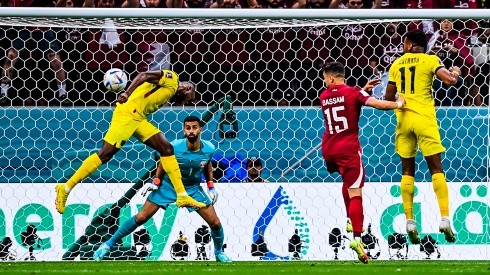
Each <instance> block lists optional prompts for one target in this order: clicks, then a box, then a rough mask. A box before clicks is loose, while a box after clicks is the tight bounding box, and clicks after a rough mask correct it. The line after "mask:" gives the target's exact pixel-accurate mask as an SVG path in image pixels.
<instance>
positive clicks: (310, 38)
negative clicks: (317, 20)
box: [296, 26, 333, 63]
mask: <svg viewBox="0 0 490 275" xmlns="http://www.w3.org/2000/svg"><path fill="white" fill-rule="evenodd" d="M297 36H298V38H299V40H300V41H301V48H299V49H298V51H297V52H296V56H297V58H298V59H299V60H301V61H303V60H308V61H311V62H314V63H323V62H325V60H327V59H328V58H330V48H331V45H332V44H333V41H332V38H331V36H330V29H329V28H327V27H321V26H318V27H303V28H301V29H299V30H298V31H297Z"/></svg>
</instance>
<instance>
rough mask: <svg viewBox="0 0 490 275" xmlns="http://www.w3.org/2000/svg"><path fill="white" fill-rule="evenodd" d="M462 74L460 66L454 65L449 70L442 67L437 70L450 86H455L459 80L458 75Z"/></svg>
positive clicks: (441, 78) (440, 77)
mask: <svg viewBox="0 0 490 275" xmlns="http://www.w3.org/2000/svg"><path fill="white" fill-rule="evenodd" d="M460 75H461V70H460V69H459V67H457V66H454V67H451V68H450V69H449V70H448V69H446V68H444V67H441V68H440V69H438V70H437V71H436V76H437V77H438V78H439V79H440V80H442V82H444V84H446V85H448V86H453V85H455V84H456V83H457V82H458V77H459V76H460Z"/></svg>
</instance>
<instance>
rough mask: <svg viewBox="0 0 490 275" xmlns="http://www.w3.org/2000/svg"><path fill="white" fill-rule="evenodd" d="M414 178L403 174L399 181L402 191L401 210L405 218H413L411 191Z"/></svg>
mask: <svg viewBox="0 0 490 275" xmlns="http://www.w3.org/2000/svg"><path fill="white" fill-rule="evenodd" d="M414 188H415V179H414V177H412V176H407V175H403V176H402V181H401V183H400V189H401V193H402V202H403V210H405V217H406V219H407V220H413V192H414Z"/></svg>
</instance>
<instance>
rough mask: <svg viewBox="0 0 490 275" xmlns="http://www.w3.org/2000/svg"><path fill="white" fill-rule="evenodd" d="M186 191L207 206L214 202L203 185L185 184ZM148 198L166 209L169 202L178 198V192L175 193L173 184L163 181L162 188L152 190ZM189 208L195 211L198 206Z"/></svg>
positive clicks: (188, 208) (190, 210) (173, 201)
mask: <svg viewBox="0 0 490 275" xmlns="http://www.w3.org/2000/svg"><path fill="white" fill-rule="evenodd" d="M185 191H187V194H189V196H191V197H192V198H193V199H195V200H196V201H198V202H202V203H204V204H206V206H209V205H211V203H212V201H211V199H210V198H209V196H208V195H207V194H206V192H204V189H202V187H201V185H192V186H185ZM148 200H149V201H150V202H152V203H154V204H156V205H158V206H160V207H162V208H163V209H166V208H167V207H168V205H169V204H171V203H175V201H176V200H177V193H175V189H174V187H173V186H172V184H170V183H168V182H166V181H162V184H161V185H160V188H158V190H156V191H153V192H151V193H150V195H149V196H148ZM187 210H188V211H189V212H193V211H196V210H197V208H192V207H187Z"/></svg>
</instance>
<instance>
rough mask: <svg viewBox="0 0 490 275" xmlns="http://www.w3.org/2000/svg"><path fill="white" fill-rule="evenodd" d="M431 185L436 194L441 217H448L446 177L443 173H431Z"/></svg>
mask: <svg viewBox="0 0 490 275" xmlns="http://www.w3.org/2000/svg"><path fill="white" fill-rule="evenodd" d="M432 187H433V188H434V192H435V193H436V196H437V202H438V203H439V209H440V210H441V216H442V217H449V192H448V190H447V183H446V177H445V176H444V174H443V173H437V174H434V175H432Z"/></svg>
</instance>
